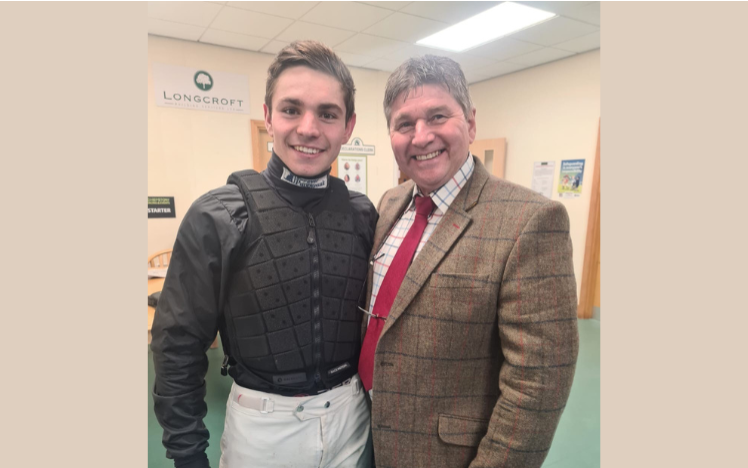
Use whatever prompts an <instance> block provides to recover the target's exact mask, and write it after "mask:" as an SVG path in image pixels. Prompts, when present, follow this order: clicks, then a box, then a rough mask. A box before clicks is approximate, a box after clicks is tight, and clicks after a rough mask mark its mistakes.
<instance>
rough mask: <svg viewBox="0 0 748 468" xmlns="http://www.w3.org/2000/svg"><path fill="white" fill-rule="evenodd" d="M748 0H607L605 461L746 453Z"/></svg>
mask: <svg viewBox="0 0 748 468" xmlns="http://www.w3.org/2000/svg"><path fill="white" fill-rule="evenodd" d="M746 17H748V4H747V3H742V2H736V3H733V2H714V3H711V2H693V3H691V2H688V3H686V2H683V3H681V2H677V3H670V2H662V3H659V2H658V3H649V2H630V3H628V2H627V3H619V2H611V3H609V2H603V3H602V15H601V19H602V25H603V28H602V47H601V52H602V75H601V81H602V87H601V89H602V103H603V105H602V110H603V112H602V122H603V126H602V142H601V151H602V153H603V155H602V159H604V161H605V164H604V165H603V166H602V167H601V177H602V178H603V179H604V180H605V183H604V184H603V191H604V194H603V196H602V199H603V200H604V201H603V205H604V207H603V216H602V226H601V230H602V236H603V240H602V254H601V255H602V259H603V261H602V263H601V265H602V269H603V271H602V278H603V281H602V295H603V297H604V298H605V311H604V312H603V315H604V317H605V318H604V320H603V321H604V330H603V331H602V337H601V347H602V349H601V357H602V363H601V375H602V388H601V394H602V408H601V417H602V440H601V451H602V466H603V467H604V468H618V467H621V468H631V467H657V468H669V467H678V468H688V467H698V468H704V467H720V468H722V467H737V466H745V464H746V457H747V455H746V451H745V450H746V449H745V447H746V443H745V435H746V430H745V423H746V417H748V414H747V412H746V404H745V402H746V395H748V388H747V387H746V372H745V369H746V356H748V353H746V349H745V344H744V343H745V342H746V339H747V338H746V330H748V311H746V306H745V304H746V301H745V290H746V280H747V279H748V277H747V276H746V264H747V263H748V258H746V240H745V239H746V230H745V222H746V221H745V218H746V207H745V201H744V200H745V198H746V174H748V157H747V155H746V154H747V153H746V137H745V135H746V127H747V126H748V125H747V124H748V121H746V112H747V109H748V93H747V92H746V89H747V85H746V83H748V67H747V65H746V61H745V60H744V57H745V56H746V44H748V28H746V27H745V18H746Z"/></svg>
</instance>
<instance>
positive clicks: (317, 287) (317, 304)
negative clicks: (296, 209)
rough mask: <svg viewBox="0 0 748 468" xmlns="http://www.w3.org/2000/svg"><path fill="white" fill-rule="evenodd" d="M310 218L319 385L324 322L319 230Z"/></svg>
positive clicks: (316, 376)
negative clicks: (322, 314) (320, 280)
mask: <svg viewBox="0 0 748 468" xmlns="http://www.w3.org/2000/svg"><path fill="white" fill-rule="evenodd" d="M307 216H308V217H309V231H308V232H307V237H306V241H307V243H308V244H309V245H310V246H311V247H312V323H313V325H312V336H313V337H314V344H313V345H312V357H313V360H314V367H315V370H314V381H315V382H316V383H319V382H320V381H321V380H322V377H321V375H320V373H319V366H320V361H321V360H322V350H321V347H322V321H321V320H320V284H319V247H318V245H317V242H316V239H317V230H316V225H315V223H314V217H313V216H312V214H311V213H307Z"/></svg>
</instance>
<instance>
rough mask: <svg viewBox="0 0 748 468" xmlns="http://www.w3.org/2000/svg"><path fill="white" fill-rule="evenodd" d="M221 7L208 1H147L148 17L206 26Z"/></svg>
mask: <svg viewBox="0 0 748 468" xmlns="http://www.w3.org/2000/svg"><path fill="white" fill-rule="evenodd" d="M222 8H223V7H222V6H221V5H218V4H216V3H210V2H148V17H149V18H155V19H160V20H164V21H172V22H174V23H184V24H192V25H194V26H203V27H207V26H209V25H210V22H211V21H213V19H214V18H215V17H216V15H217V14H218V12H219V11H221V9H222Z"/></svg>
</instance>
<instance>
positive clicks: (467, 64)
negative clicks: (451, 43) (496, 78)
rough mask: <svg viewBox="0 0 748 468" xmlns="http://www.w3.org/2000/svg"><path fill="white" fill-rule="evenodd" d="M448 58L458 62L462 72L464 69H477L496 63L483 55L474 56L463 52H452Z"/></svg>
mask: <svg viewBox="0 0 748 468" xmlns="http://www.w3.org/2000/svg"><path fill="white" fill-rule="evenodd" d="M450 58H451V59H452V60H454V61H455V62H457V63H459V64H460V68H462V71H463V72H464V71H466V70H473V69H478V68H482V67H485V66H488V65H491V64H494V63H496V60H492V59H488V58H485V57H474V56H471V55H465V54H452V55H451V56H450Z"/></svg>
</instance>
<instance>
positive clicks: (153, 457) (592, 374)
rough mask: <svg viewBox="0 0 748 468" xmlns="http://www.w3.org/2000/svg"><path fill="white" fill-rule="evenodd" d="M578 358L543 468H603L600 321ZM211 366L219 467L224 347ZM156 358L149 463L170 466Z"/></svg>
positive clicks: (213, 445)
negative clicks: (158, 405) (157, 404)
mask: <svg viewBox="0 0 748 468" xmlns="http://www.w3.org/2000/svg"><path fill="white" fill-rule="evenodd" d="M579 341H580V343H579V361H578V362H577V372H576V375H575V376H574V385H573V387H572V389H571V396H570V397H569V402H568V403H567V405H566V410H565V411H564V414H563V416H562V417H561V423H560V424H559V427H558V431H557V432H556V437H555V439H554V440H553V446H552V447H551V451H550V453H549V454H548V458H546V460H545V463H544V464H543V468H597V467H599V466H600V321H598V320H580V321H579ZM208 359H209V360H210V370H209V371H208V377H207V379H206V380H207V386H208V389H207V394H208V395H207V397H206V401H207V403H208V415H207V416H206V418H205V425H206V426H207V427H208V430H209V431H210V447H208V458H209V459H210V466H211V467H212V468H218V458H219V457H220V449H219V446H218V445H219V441H220V440H221V433H223V417H224V414H225V412H226V398H227V397H228V394H229V389H230V387H231V379H230V378H229V377H222V376H221V374H220V373H219V369H220V367H221V360H222V359H223V352H222V350H221V348H220V346H219V347H218V348H216V349H211V350H209V351H208ZM153 379H154V373H153V358H152V356H151V352H150V350H149V351H148V395H149V397H148V467H149V468H171V467H173V466H174V463H173V462H172V461H171V460H167V459H166V457H165V452H166V451H165V449H164V447H163V445H161V427H160V426H159V425H158V421H156V416H155V415H154V414H153V399H152V398H151V397H150V394H151V389H152V388H153Z"/></svg>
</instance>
